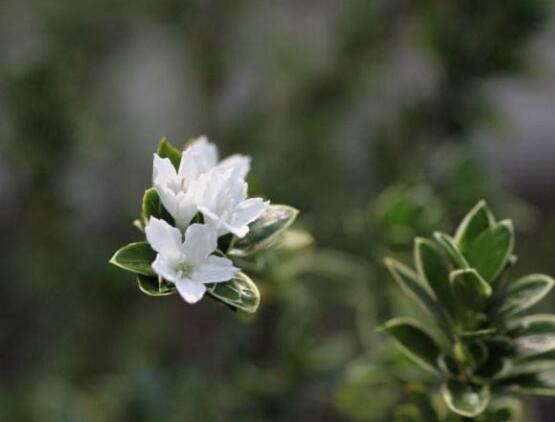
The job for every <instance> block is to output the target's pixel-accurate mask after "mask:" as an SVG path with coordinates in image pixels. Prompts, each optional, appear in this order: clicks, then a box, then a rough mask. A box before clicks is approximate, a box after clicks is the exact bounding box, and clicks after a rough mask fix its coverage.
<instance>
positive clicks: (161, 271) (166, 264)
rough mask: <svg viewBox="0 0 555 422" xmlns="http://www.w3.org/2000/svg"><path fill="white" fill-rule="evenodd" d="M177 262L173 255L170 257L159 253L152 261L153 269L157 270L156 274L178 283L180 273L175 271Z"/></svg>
mask: <svg viewBox="0 0 555 422" xmlns="http://www.w3.org/2000/svg"><path fill="white" fill-rule="evenodd" d="M177 264H178V260H177V259H173V258H171V257H169V258H168V257H165V256H163V255H160V254H158V255H157V256H156V259H155V260H154V262H153V263H152V269H153V270H154V271H155V272H156V274H158V275H159V276H161V277H162V278H164V279H166V280H167V281H170V282H172V283H176V282H177V281H179V280H180V277H179V275H178V274H177V272H176V271H175V268H176V267H177Z"/></svg>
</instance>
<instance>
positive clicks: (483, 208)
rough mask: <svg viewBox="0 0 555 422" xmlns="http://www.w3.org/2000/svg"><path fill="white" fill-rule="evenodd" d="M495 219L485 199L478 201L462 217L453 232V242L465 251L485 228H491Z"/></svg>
mask: <svg viewBox="0 0 555 422" xmlns="http://www.w3.org/2000/svg"><path fill="white" fill-rule="evenodd" d="M494 224H495V219H494V217H493V215H492V213H491V211H490V209H489V208H488V206H487V204H486V202H485V201H483V200H482V201H480V202H478V204H477V205H476V206H475V207H474V208H472V210H470V212H469V213H468V214H467V215H466V216H465V217H464V219H463V220H462V222H461V224H460V225H459V227H458V229H457V233H456V234H455V242H456V244H457V246H458V247H459V248H460V250H461V251H462V252H463V253H465V252H467V251H468V249H469V247H470V245H471V244H472V243H473V242H474V241H475V240H476V239H477V238H478V237H479V236H480V235H481V234H482V233H483V232H485V231H486V230H488V229H491V228H492V227H493V226H494Z"/></svg>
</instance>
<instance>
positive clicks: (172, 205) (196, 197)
mask: <svg viewBox="0 0 555 422" xmlns="http://www.w3.org/2000/svg"><path fill="white" fill-rule="evenodd" d="M249 170H250V158H249V157H245V156H241V155H233V156H231V157H229V158H227V159H225V160H222V161H219V159H218V150H217V148H216V146H215V145H214V144H211V143H210V142H208V139H207V138H206V137H204V136H202V137H200V138H198V139H196V140H195V141H194V142H193V143H192V144H191V145H190V146H189V147H188V148H187V149H186V150H185V151H183V154H182V156H181V162H180V164H179V168H178V169H177V170H176V168H175V167H174V165H173V164H172V163H171V161H170V160H169V159H168V158H161V157H160V156H158V154H154V171H153V184H154V188H155V189H156V191H157V192H158V196H159V197H160V201H161V202H162V205H163V206H164V208H165V209H166V210H167V211H168V212H169V213H170V215H171V216H172V217H173V219H174V221H175V225H176V227H173V226H171V225H170V224H169V223H167V222H166V221H164V220H161V219H157V218H154V217H151V218H150V221H149V222H148V224H147V226H146V228H145V233H146V238H147V240H148V243H149V244H150V246H151V247H152V249H154V250H155V251H156V252H157V253H158V255H157V257H156V260H155V261H154V262H153V264H152V269H153V270H154V271H155V272H156V273H157V274H158V275H159V276H160V277H162V278H164V279H165V280H167V281H168V282H171V283H174V284H175V286H176V288H177V290H178V292H179V293H180V294H181V296H182V297H183V299H185V301H187V302H188V303H195V302H198V301H199V300H200V299H201V298H202V297H203V295H204V293H205V292H206V287H205V284H206V283H219V282H225V281H228V280H230V279H231V278H233V277H234V276H235V275H236V274H237V273H238V272H239V268H236V267H234V266H233V263H232V262H231V260H229V259H228V258H225V257H221V256H216V255H214V252H216V250H217V247H218V237H220V236H223V235H226V234H229V233H231V234H233V235H235V236H237V237H239V238H242V237H244V236H245V235H246V234H247V233H248V232H249V224H250V223H252V222H253V221H254V220H256V219H257V218H259V217H260V216H261V215H262V214H264V212H265V211H266V209H267V208H268V204H269V203H268V202H267V201H263V200H262V198H248V197H247V187H248V186H247V183H246V182H245V177H246V175H247V173H248V172H249ZM197 213H200V214H202V216H203V219H204V224H191V222H192V220H193V218H194V217H195V215H197Z"/></svg>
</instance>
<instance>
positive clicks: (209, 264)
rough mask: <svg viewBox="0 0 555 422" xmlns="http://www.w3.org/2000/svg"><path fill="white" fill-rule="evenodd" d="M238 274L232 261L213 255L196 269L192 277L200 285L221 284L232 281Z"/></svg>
mask: <svg viewBox="0 0 555 422" xmlns="http://www.w3.org/2000/svg"><path fill="white" fill-rule="evenodd" d="M238 272H239V268H237V267H234V266H233V263H232V262H231V260H229V259H227V258H224V257H221V256H215V255H212V256H209V257H208V259H206V260H205V261H204V262H203V263H202V264H201V265H199V266H198V267H197V268H196V270H195V272H194V273H193V276H192V277H193V279H194V280H195V281H197V282H199V283H220V282H223V281H229V280H231V279H232V278H233V277H234V276H235V275H236V274H237V273H238Z"/></svg>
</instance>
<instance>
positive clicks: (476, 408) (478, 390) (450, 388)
mask: <svg viewBox="0 0 555 422" xmlns="http://www.w3.org/2000/svg"><path fill="white" fill-rule="evenodd" d="M441 395H442V397H443V400H445V403H446V404H447V407H449V409H451V410H452V411H453V412H455V413H456V414H458V415H460V416H464V417H468V418H473V417H476V416H478V415H480V414H481V413H483V412H484V410H486V408H487V406H488V404H489V401H490V398H491V392H490V388H489V386H488V385H487V384H485V385H475V384H467V383H462V382H459V381H456V380H449V381H447V382H446V383H444V384H443V385H442V387H441Z"/></svg>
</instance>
